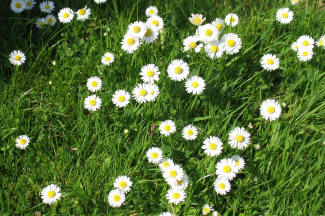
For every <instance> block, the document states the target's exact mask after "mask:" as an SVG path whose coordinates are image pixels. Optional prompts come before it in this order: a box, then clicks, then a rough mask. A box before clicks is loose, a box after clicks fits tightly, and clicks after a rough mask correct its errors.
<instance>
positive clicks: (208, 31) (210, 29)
mask: <svg viewBox="0 0 325 216" xmlns="http://www.w3.org/2000/svg"><path fill="white" fill-rule="evenodd" d="M198 33H199V37H200V39H201V40H202V41H204V42H211V41H214V40H217V39H218V35H219V31H218V30H217V29H216V27H215V26H214V25H212V24H205V25H201V26H199V27H198Z"/></svg>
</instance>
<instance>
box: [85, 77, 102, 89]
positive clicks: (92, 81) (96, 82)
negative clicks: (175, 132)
mask: <svg viewBox="0 0 325 216" xmlns="http://www.w3.org/2000/svg"><path fill="white" fill-rule="evenodd" d="M102 83H103V82H102V80H101V79H100V78H99V77H96V76H94V77H90V78H88V80H87V88H88V90H89V91H91V92H96V91H98V90H100V89H101V88H102Z"/></svg>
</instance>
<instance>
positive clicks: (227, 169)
mask: <svg viewBox="0 0 325 216" xmlns="http://www.w3.org/2000/svg"><path fill="white" fill-rule="evenodd" d="M223 171H224V172H225V173H229V172H230V171H231V168H230V166H228V165H226V166H224V167H223Z"/></svg>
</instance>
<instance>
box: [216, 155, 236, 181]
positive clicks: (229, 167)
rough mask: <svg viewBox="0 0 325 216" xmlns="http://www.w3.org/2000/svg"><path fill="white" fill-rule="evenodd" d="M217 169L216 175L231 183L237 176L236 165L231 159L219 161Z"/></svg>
mask: <svg viewBox="0 0 325 216" xmlns="http://www.w3.org/2000/svg"><path fill="white" fill-rule="evenodd" d="M216 168H217V170H216V174H217V176H218V178H219V179H226V180H229V181H231V180H232V179H233V178H235V176H236V172H237V167H236V163H235V161H233V160H232V159H230V158H225V159H222V160H221V161H219V162H218V163H217V165H216Z"/></svg>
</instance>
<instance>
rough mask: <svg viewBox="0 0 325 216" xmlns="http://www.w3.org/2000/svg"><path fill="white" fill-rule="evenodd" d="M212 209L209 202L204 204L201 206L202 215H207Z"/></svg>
mask: <svg viewBox="0 0 325 216" xmlns="http://www.w3.org/2000/svg"><path fill="white" fill-rule="evenodd" d="M212 211H213V208H212V207H211V206H210V205H209V204H204V206H203V207H202V214H203V215H208V214H209V213H210V212H212Z"/></svg>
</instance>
